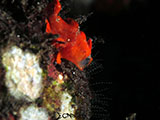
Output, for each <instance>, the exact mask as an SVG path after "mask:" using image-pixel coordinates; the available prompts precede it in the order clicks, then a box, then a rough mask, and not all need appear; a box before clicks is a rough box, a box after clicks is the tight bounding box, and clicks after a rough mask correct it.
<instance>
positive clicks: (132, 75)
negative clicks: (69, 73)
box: [82, 0, 160, 120]
mask: <svg viewBox="0 0 160 120" xmlns="http://www.w3.org/2000/svg"><path fill="white" fill-rule="evenodd" d="M104 1H105V0H104ZM106 1H107V0H106ZM112 1H113V5H114V7H113V8H112V7H111V8H109V7H108V6H109V5H110V4H104V3H105V2H102V3H98V1H97V2H96V3H95V4H94V5H93V8H92V10H93V11H94V14H93V15H92V16H90V17H89V18H88V19H87V21H86V22H85V23H84V24H82V28H83V27H84V28H86V29H84V30H85V33H87V35H88V36H94V35H95V36H97V37H99V36H101V37H102V38H103V39H104V41H105V44H96V45H95V47H94V48H93V52H92V55H94V54H95V53H96V52H97V51H98V52H99V54H98V55H97V56H96V59H103V61H101V63H102V64H103V67H104V69H103V72H101V73H99V74H97V77H96V78H95V80H94V81H91V82H98V81H99V80H101V81H112V83H113V84H112V85H111V86H112V90H111V91H110V93H111V94H112V98H113V101H112V104H111V106H112V111H111V118H112V119H113V120H125V118H126V117H127V116H129V114H132V113H136V114H137V117H136V120H147V119H150V120H155V119H160V118H159V117H158V110H159V103H158V99H156V97H157V96H158V94H159V88H158V85H159V84H158V82H156V79H158V78H156V77H155V73H153V70H154V69H153V62H155V61H153V56H154V55H158V53H157V54H156V53H153V52H155V51H154V50H155V49H156V48H155V46H157V45H156V43H155V39H153V36H152V30H153V29H151V27H152V22H153V21H152V17H151V15H152V12H151V11H152V10H151V5H150V2H149V1H143V2H141V3H140V2H139V1H138V0H137V1H131V3H130V4H129V5H128V6H127V7H128V8H127V9H126V8H125V7H124V6H123V5H121V6H120V7H118V5H116V4H114V2H115V1H114V0H112ZM121 2H122V1H121ZM97 3H98V4H97ZM106 3H107V2H106ZM122 4H123V3H122ZM99 6H100V7H99ZM98 39H99V38H98ZM106 95H107V94H106Z"/></svg>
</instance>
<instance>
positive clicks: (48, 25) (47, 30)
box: [45, 19, 51, 33]
mask: <svg viewBox="0 0 160 120" xmlns="http://www.w3.org/2000/svg"><path fill="white" fill-rule="evenodd" d="M45 22H46V32H47V33H51V27H50V24H49V22H48V20H47V19H46V20H45Z"/></svg>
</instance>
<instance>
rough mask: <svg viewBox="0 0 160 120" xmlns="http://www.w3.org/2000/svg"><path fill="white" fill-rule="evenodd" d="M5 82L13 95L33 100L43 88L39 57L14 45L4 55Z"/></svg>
mask: <svg viewBox="0 0 160 120" xmlns="http://www.w3.org/2000/svg"><path fill="white" fill-rule="evenodd" d="M2 63H3V65H4V67H5V68H6V70H7V71H6V76H5V78H6V79H5V84H6V86H7V88H8V89H9V92H10V94H11V95H12V96H14V97H15V98H17V99H21V98H24V99H26V100H29V101H33V100H35V99H36V98H38V97H39V96H40V92H41V90H42V69H41V68H40V66H39V60H38V57H37V56H36V55H34V54H32V53H29V52H24V51H22V50H21V49H20V48H18V47H16V46H13V47H11V48H10V49H8V50H7V51H6V52H4V54H3V55H2Z"/></svg>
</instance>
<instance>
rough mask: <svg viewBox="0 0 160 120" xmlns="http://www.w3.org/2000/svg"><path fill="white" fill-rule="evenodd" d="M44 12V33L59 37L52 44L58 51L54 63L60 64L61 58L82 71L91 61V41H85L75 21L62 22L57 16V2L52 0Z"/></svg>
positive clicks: (58, 7)
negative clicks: (45, 12) (45, 15)
mask: <svg viewBox="0 0 160 120" xmlns="http://www.w3.org/2000/svg"><path fill="white" fill-rule="evenodd" d="M46 10H47V19H46V32H47V33H51V34H58V35H59V37H58V38H57V39H54V40H53V43H52V45H54V46H55V47H56V48H57V49H58V50H59V52H58V54H57V56H56V62H57V63H58V64H61V58H63V59H66V60H68V61H71V62H72V63H74V64H75V65H76V66H77V67H78V68H79V69H80V70H83V69H84V68H85V67H86V66H87V65H89V64H90V63H91V62H92V60H93V59H92V57H91V49H92V40H91V39H89V40H88V41H87V40H86V35H85V33H84V32H82V31H80V29H79V25H78V23H77V22H76V21H75V20H73V19H71V18H67V19H66V20H63V19H62V18H61V17H60V16H58V14H59V12H60V10H61V4H60V2H59V0H53V2H52V3H50V4H49V5H48V7H47V8H46Z"/></svg>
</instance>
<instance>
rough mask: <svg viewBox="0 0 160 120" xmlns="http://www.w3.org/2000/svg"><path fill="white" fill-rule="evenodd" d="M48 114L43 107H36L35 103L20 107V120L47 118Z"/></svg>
mask: <svg viewBox="0 0 160 120" xmlns="http://www.w3.org/2000/svg"><path fill="white" fill-rule="evenodd" d="M48 119H49V116H48V113H47V111H46V110H45V109H44V108H38V107H37V106H36V105H34V104H33V105H30V106H29V107H27V108H21V109H20V120H48Z"/></svg>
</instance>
